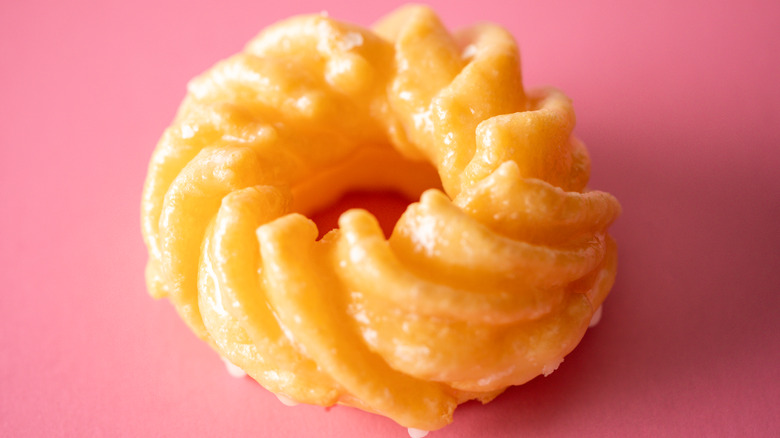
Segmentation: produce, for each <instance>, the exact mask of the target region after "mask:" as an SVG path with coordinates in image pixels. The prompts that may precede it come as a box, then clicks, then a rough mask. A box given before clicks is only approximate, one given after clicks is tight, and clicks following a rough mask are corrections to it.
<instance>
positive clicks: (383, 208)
mask: <svg viewBox="0 0 780 438" xmlns="http://www.w3.org/2000/svg"><path fill="white" fill-rule="evenodd" d="M416 201H417V200H416V199H411V198H409V197H407V196H404V195H403V194H401V193H398V192H394V191H390V190H379V191H371V190H355V191H349V192H347V193H345V194H344V195H343V196H341V197H340V198H339V199H338V200H337V201H336V202H334V203H333V204H331V205H329V206H327V207H325V208H322V209H320V210H317V211H315V212H314V213H313V214H312V215H311V216H310V219H311V220H313V221H314V223H316V224H317V228H318V229H319V236H318V238H317V239H321V238H322V237H323V236H324V235H325V234H327V233H328V232H329V231H331V230H333V229H335V228H338V226H339V225H338V221H339V217H340V216H341V215H342V214H343V213H344V212H345V211H347V210H351V209H353V208H362V209H364V210H367V211H368V212H370V213H371V214H373V215H374V216H376V218H377V220H378V221H379V225H380V226H381V227H382V231H383V232H384V235H385V238H389V237H390V234H392V232H393V228H394V227H395V224H396V223H397V222H398V219H400V218H401V215H402V214H403V213H404V211H406V207H408V206H409V204H411V203H413V202H416Z"/></svg>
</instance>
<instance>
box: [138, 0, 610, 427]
mask: <svg viewBox="0 0 780 438" xmlns="http://www.w3.org/2000/svg"><path fill="white" fill-rule="evenodd" d="M574 122H575V120H574V112H573V109H572V106H571V102H570V100H569V99H568V98H567V97H566V96H565V95H563V94H562V93H561V92H559V91H557V90H554V89H542V90H534V91H528V92H526V91H525V90H524V89H523V86H522V80H521V74H520V61H519V54H518V50H517V47H516V44H515V42H514V41H513V39H512V37H511V36H510V35H509V34H508V33H507V32H506V31H505V30H504V29H502V28H500V27H497V26H495V25H490V24H480V25H476V26H473V27H470V28H468V29H464V30H461V31H458V32H455V33H450V32H449V31H447V29H445V27H444V26H443V25H442V24H441V22H440V21H439V19H438V18H437V17H436V15H435V14H434V13H433V12H432V11H431V10H429V9H427V8H424V7H417V6H414V7H405V8H402V9H400V10H398V11H396V12H394V13H393V14H391V15H389V16H388V17H386V18H384V19H383V20H382V21H381V22H379V23H378V24H377V25H376V26H375V27H374V28H373V30H366V29H363V28H360V27H356V26H352V25H349V24H344V23H340V22H337V21H334V20H332V19H330V18H328V17H326V16H323V15H314V16H303V17H296V18H292V19H290V20H287V21H284V22H281V23H279V24H276V25H274V26H272V27H270V28H268V29H267V30H265V31H264V32H262V33H261V34H260V35H259V36H258V37H257V38H255V39H254V40H253V41H251V42H250V43H249V44H248V45H247V46H246V48H245V50H244V51H243V52H242V53H239V54H238V55H235V56H233V57H231V58H229V59H227V60H225V61H222V62H220V63H218V64H217V65H216V66H214V67H213V68H212V69H211V70H210V71H208V72H206V73H205V74H203V75H202V76H200V77H198V78H196V79H194V80H193V81H192V82H190V84H189V87H188V94H187V97H186V98H185V100H184V102H183V103H182V105H181V108H180V109H179V112H178V114H177V116H176V118H175V120H174V122H173V124H172V125H171V126H170V127H169V128H168V129H167V130H166V131H165V133H164V134H163V136H162V139H161V140H160V143H159V144H158V146H157V149H156V150H155V152H154V155H153V156H152V160H151V163H150V165H149V174H148V177H147V180H146V184H145V187H144V194H143V202H142V222H143V232H144V237H145V241H146V244H147V246H148V248H149V255H150V258H149V264H148V267H147V281H148V286H149V290H150V292H151V294H152V295H153V296H155V297H168V298H169V299H170V300H171V301H172V302H173V304H174V305H175V307H176V309H177V310H178V312H179V313H180V315H181V317H182V318H183V319H184V321H185V322H186V323H187V324H188V325H189V326H190V328H191V329H192V330H193V331H194V332H195V333H196V334H197V335H198V336H199V337H201V338H202V339H204V340H206V341H207V342H209V343H210V344H211V345H212V346H213V347H214V348H215V349H216V350H217V351H218V352H219V353H220V355H222V356H223V357H225V358H226V359H228V360H229V361H230V362H232V363H234V364H236V365H237V366H239V367H240V368H242V369H244V370H245V371H246V372H247V373H248V374H249V375H251V376H252V377H253V378H254V379H256V380H257V381H258V382H260V383H261V384H262V385H263V386H264V387H266V388H268V389H269V390H271V391H273V392H274V393H276V394H279V395H281V396H283V397H284V398H286V399H291V400H294V401H297V402H302V403H312V404H318V405H324V406H330V405H333V404H337V403H339V404H345V405H351V406H355V407H358V408H361V409H364V410H366V411H370V412H375V413H378V414H381V415H384V416H387V417H390V418H392V419H393V420H395V421H396V422H398V423H399V424H401V425H403V426H406V427H410V428H416V429H422V430H433V429H438V428H441V427H443V426H445V425H446V424H448V423H450V422H451V421H452V413H453V410H454V409H455V407H456V406H457V405H458V404H459V403H462V402H464V401H466V400H469V399H479V400H482V401H483V402H487V401H489V400H491V399H492V398H494V397H495V396H496V395H498V394H500V393H501V392H502V391H503V390H504V389H506V388H507V387H508V386H510V385H519V384H522V383H525V382H527V381H528V380H530V379H532V378H534V377H535V376H538V375H540V374H549V373H550V372H552V371H553V370H555V368H556V367H557V366H558V364H560V362H561V361H562V360H563V357H564V356H565V355H566V354H568V353H569V352H570V351H571V350H572V349H573V348H574V347H575V346H576V345H577V343H578V342H579V341H580V339H581V338H582V336H583V335H584V333H585V330H586V329H587V327H588V324H589V322H590V320H591V317H592V316H593V315H594V312H596V310H597V309H598V308H599V306H600V305H601V303H602V302H603V300H604V299H605V297H606V296H607V294H608V293H609V290H610V288H611V287H612V284H613V281H614V277H615V269H616V258H617V256H616V246H615V243H614V242H613V240H612V239H611V238H610V236H609V235H608V234H607V227H608V226H609V225H610V224H611V223H612V221H613V220H614V219H615V218H616V216H617V215H618V214H619V211H620V206H619V204H618V203H617V201H616V200H615V198H613V197H612V196H611V195H609V194H606V193H603V192H597V191H588V190H586V189H585V186H586V184H587V181H588V176H589V159H588V155H587V152H586V150H585V148H584V146H583V144H582V143H581V142H580V141H579V140H577V139H576V138H575V137H573V136H572V129H573V127H574ZM355 189H361V190H374V189H376V190H393V191H397V192H400V193H402V194H404V195H406V196H408V197H410V198H412V199H419V201H417V202H414V203H412V204H411V205H410V206H409V207H408V209H407V210H406V212H405V213H404V214H403V216H402V217H401V218H400V219H399V221H398V223H397V224H396V225H395V228H394V230H393V232H392V235H390V236H389V238H387V237H386V236H385V235H384V234H383V232H382V230H381V229H380V227H379V225H378V223H377V220H376V219H375V218H374V217H373V216H372V215H371V214H370V213H368V212H366V211H364V210H351V211H348V212H346V213H344V214H343V215H342V216H341V218H340V220H339V228H338V229H335V230H332V231H330V232H329V233H327V234H326V235H325V236H324V237H323V238H322V239H320V240H318V239H317V236H318V230H317V227H316V225H315V224H314V223H313V222H312V221H311V220H309V219H307V217H306V215H307V214H311V213H313V212H315V211H316V210H317V209H320V208H323V207H325V206H327V205H329V204H330V203H332V202H333V201H335V200H336V199H338V198H339V197H340V196H341V195H342V194H344V193H345V192H347V191H350V190H355Z"/></svg>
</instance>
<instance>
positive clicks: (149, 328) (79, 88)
mask: <svg viewBox="0 0 780 438" xmlns="http://www.w3.org/2000/svg"><path fill="white" fill-rule="evenodd" d="M217 3H218V4H219V5H220V6H219V7H215V6H213V5H214V4H217ZM267 3H270V2H267ZM274 3H276V5H275V6H269V5H265V4H263V3H262V2H259V1H236V2H231V1H222V2H191V1H183V0H182V1H175V2H165V3H164V4H161V2H160V1H146V0H138V1H111V2H99V1H91V2H85V1H82V2H76V1H46V2H44V1H4V2H3V3H2V5H1V6H0V56H1V57H2V58H1V59H2V61H0V62H2V64H1V65H2V66H1V67H0V285H1V286H0V287H2V289H1V291H0V379H1V380H0V436H12V437H31V436H47V437H48V436H166V437H167V436H252V437H257V436H317V437H349V436H388V437H405V436H406V431H405V430H404V429H402V428H400V427H398V426H396V425H395V424H394V423H393V422H391V421H389V420H386V419H383V418H381V417H378V416H373V415H369V414H365V413H362V412H360V411H357V410H354V409H349V408H334V409H332V410H330V411H326V410H324V409H322V408H318V407H309V406H299V407H295V408H287V407H284V406H283V405H282V404H280V403H279V402H278V401H277V400H276V399H275V398H274V397H273V396H272V395H271V394H270V393H268V392H266V391H265V390H263V389H262V388H260V387H259V386H258V385H256V384H255V383H253V382H252V381H251V380H249V379H233V378H231V377H229V376H228V375H227V373H226V372H225V370H224V367H223V365H222V363H221V362H220V360H219V359H218V357H217V355H216V354H214V353H213V352H211V351H210V349H209V348H208V347H207V346H206V344H204V343H202V342H200V341H198V340H197V339H196V338H195V337H194V336H193V335H192V334H190V333H189V332H188V331H187V329H186V328H185V326H184V324H183V323H182V322H181V321H180V320H179V319H178V317H177V316H176V315H175V312H174V311H173V308H172V307H171V306H170V305H169V304H168V303H167V302H156V301H154V300H152V299H151V298H149V297H148V296H147V294H146V290H145V285H144V281H143V269H144V264H145V262H146V250H145V248H144V246H143V243H142V241H141V236H140V226H139V202H140V194H141V186H142V183H143V179H144V176H145V173H146V164H147V162H148V159H149V156H150V154H151V152H152V150H153V148H154V146H155V144H156V141H157V139H158V137H159V136H160V134H161V133H162V130H163V129H164V128H165V126H166V125H167V124H168V123H169V122H170V121H171V119H172V117H173V114H174V112H175V110H176V108H177V106H178V103H179V102H180V100H181V99H182V97H183V95H184V87H185V83H186V81H187V80H188V79H189V78H191V77H193V76H194V75H196V74H198V73H200V72H201V71H203V70H205V69H206V68H208V67H209V66H210V65H211V64H213V63H214V62H216V61H217V60H219V59H221V58H224V57H227V56H228V55H230V54H232V53H235V52H236V51H238V50H240V48H241V47H242V45H243V44H244V43H245V42H246V41H248V40H249V39H250V38H251V37H252V36H253V35H254V34H256V33H257V32H258V31H259V30H260V29H261V28H263V27H265V26H267V25H269V24H271V23H272V22H274V21H277V20H279V19H281V18H285V17H287V16H290V15H293V14H297V13H303V12H319V11H321V10H327V11H329V12H330V14H331V16H334V17H338V18H341V19H344V20H348V21H355V22H358V23H362V24H365V25H368V24H370V23H371V22H373V21H374V20H375V19H377V18H378V17H379V16H380V15H382V14H383V13H384V12H387V11H390V10H391V9H393V8H394V7H395V6H396V5H397V3H396V2H390V1H385V2H375V3H372V2H354V3H353V4H348V3H347V2H343V1H330V2H327V3H324V2H323V3H317V2H313V1H289V2H286V4H285V5H280V4H279V3H282V2H274ZM377 3H381V4H377ZM431 3H432V4H433V6H435V7H436V8H437V9H438V10H439V11H440V13H441V15H442V17H443V19H444V21H445V22H446V23H447V24H448V25H450V26H451V27H460V26H464V25H466V24H468V23H470V22H472V21H474V20H480V19H481V20H490V21H495V22H498V23H500V24H502V25H505V26H506V27H508V28H509V29H510V30H511V31H512V33H513V34H514V35H515V36H516V37H517V39H518V41H519V43H520V46H521V48H522V52H523V60H524V61H523V62H524V66H523V67H524V71H525V82H526V84H527V85H528V86H536V85H545V84H553V85H556V86H558V87H560V88H562V89H563V90H565V91H566V92H567V93H568V94H569V95H570V96H571V97H572V98H573V99H574V102H575V108H576V109H577V112H578V126H577V131H576V132H577V133H578V135H579V136H580V137H581V138H583V139H584V140H585V142H586V143H587V144H588V146H589V148H590V151H591V155H592V159H593V177H592V180H591V186H592V187H594V188H598V189H603V190H607V191H610V192H612V193H614V194H615V195H616V196H617V197H618V198H619V199H620V201H621V202H622V204H623V207H624V214H623V216H622V217H621V218H620V219H619V220H618V222H617V223H616V224H615V225H614V228H613V233H614V235H615V237H616V238H617V240H618V242H619V245H620V270H619V274H618V280H617V284H616V285H615V288H614V290H613V294H612V296H611V297H610V298H609V299H608V301H607V303H606V306H605V314H604V318H603V320H602V322H601V324H600V325H599V326H598V327H596V328H595V329H594V330H592V331H590V332H588V334H587V335H586V337H585V339H584V340H583V342H582V344H581V345H580V347H579V348H578V349H577V350H576V351H575V352H574V353H572V354H571V355H570V356H568V357H567V358H566V361H565V362H564V364H563V365H562V366H561V368H560V369H559V370H558V371H557V372H556V373H555V374H553V375H552V376H550V377H547V378H538V379H536V380H534V381H532V382H530V383H529V384H527V385H524V386H522V387H517V388H513V389H511V390H509V391H507V392H506V393H505V394H504V395H503V396H501V397H500V398H498V399H497V400H496V401H495V402H493V403H491V404H490V405H487V406H480V405H478V404H476V403H469V404H466V405H464V406H462V407H461V408H459V409H458V411H457V412H456V415H455V422H454V424H453V425H451V426H449V427H448V428H446V429H444V430H442V431H439V432H436V433H434V434H433V435H431V436H432V437H436V438H445V437H465V436H472V437H488V436H489V437H506V436H529V437H530V436H553V437H554V436H595V437H610V436H616V437H624V436H648V437H657V436H780V407H778V406H780V366H779V365H778V364H779V363H780V318H778V316H779V311H780V294H779V293H780V225H779V223H780V220H778V217H780V178H779V177H778V176H777V172H778V169H780V103H779V102H780V86H778V78H780V68H779V67H778V58H779V57H780V31H778V23H780V12H779V10H778V6H776V5H777V3H776V2H773V1H769V0H767V1H749V0H736V1H689V2H680V1H668V0H662V1H656V2H648V4H640V3H639V2H626V1H617V0H615V1H593V2H589V3H587V4H585V2H575V1H572V2H564V1H549V2H539V1H520V2H510V1H492V2H491V1H471V2H463V3H459V2H445V1H439V2H431Z"/></svg>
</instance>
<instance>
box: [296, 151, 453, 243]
mask: <svg viewBox="0 0 780 438" xmlns="http://www.w3.org/2000/svg"><path fill="white" fill-rule="evenodd" d="M431 188H438V189H441V179H440V178H439V175H438V173H437V172H436V169H435V168H434V167H433V166H432V165H430V164H429V163H427V162H421V161H412V160H409V159H407V158H405V157H403V156H402V155H401V154H400V153H398V152H397V151H396V150H395V149H394V148H392V147H390V146H377V147H367V148H360V149H358V151H357V152H356V153H355V154H354V156H353V157H351V158H349V159H348V160H346V161H344V162H342V163H339V164H338V165H336V166H333V167H330V168H327V169H324V170H322V171H320V172H317V173H315V174H314V175H312V176H310V177H309V178H307V179H306V180H304V181H301V182H299V183H298V184H296V185H295V186H293V188H292V195H293V202H292V212H295V213H301V214H303V215H305V216H307V217H309V218H311V219H312V220H313V221H314V222H315V223H316V224H317V228H318V230H319V237H320V238H321V237H323V236H324V235H325V234H327V233H328V232H329V231H331V230H333V229H336V228H338V219H339V217H340V216H341V214H342V213H344V212H345V211H347V210H350V209H354V208H362V209H365V210H367V211H369V212H370V213H371V214H373V215H374V216H376V217H377V219H378V220H379V223H380V225H381V227H382V231H383V232H384V234H385V237H386V238H387V237H389V236H390V234H391V233H392V231H393V228H394V227H395V224H396V223H397V222H398V219H399V218H400V217H401V214H403V212H404V211H405V210H406V208H407V207H408V206H409V205H410V204H411V203H413V202H416V201H418V200H419V199H420V195H422V193H423V192H424V191H425V190H428V189H431Z"/></svg>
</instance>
